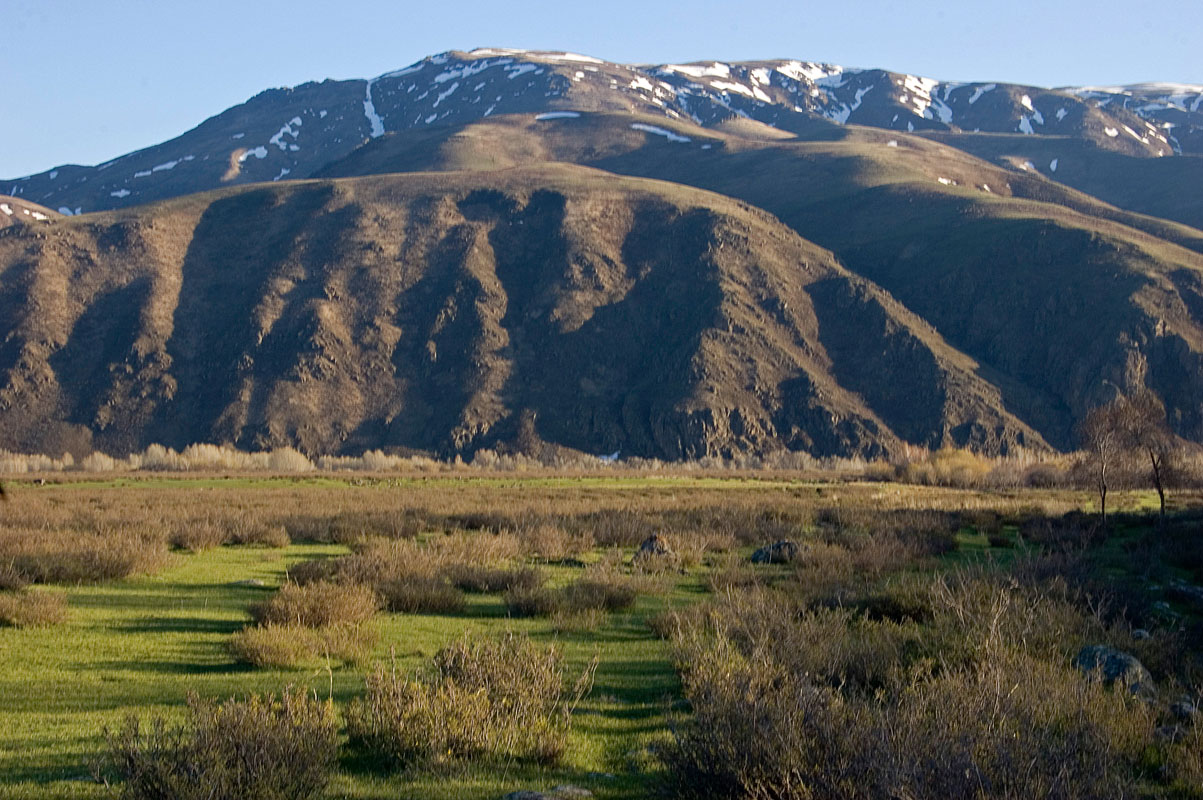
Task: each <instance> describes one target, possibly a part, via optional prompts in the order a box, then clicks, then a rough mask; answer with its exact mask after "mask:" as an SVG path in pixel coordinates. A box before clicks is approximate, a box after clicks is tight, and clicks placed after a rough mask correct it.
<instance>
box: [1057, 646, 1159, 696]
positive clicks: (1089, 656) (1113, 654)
mask: <svg viewBox="0 0 1203 800" xmlns="http://www.w3.org/2000/svg"><path fill="white" fill-rule="evenodd" d="M1074 666H1075V667H1077V668H1078V669H1080V670H1082V671H1083V672H1085V673H1088V674H1090V675H1098V676H1099V677H1101V678H1102V679H1103V682H1104V683H1105V684H1107V685H1111V684H1113V683H1115V682H1116V681H1118V682H1120V683H1121V684H1123V685H1124V686H1127V687H1128V688H1129V689H1130V690H1131V691H1132V693H1133V694H1139V695H1146V696H1147V695H1151V694H1156V692H1157V688H1156V686H1155V685H1154V683H1153V676H1152V675H1150V674H1149V671H1148V670H1147V669H1145V667H1144V664H1141V663H1140V661H1138V660H1137V658H1136V656H1133V655H1130V654H1128V653H1125V652H1123V651H1122V650H1116V649H1115V648H1113V647H1107V646H1106V645H1102V644H1094V645H1088V646H1086V647H1083V648H1082V649H1081V650H1080V651H1078V655H1077V657H1075V658H1074Z"/></svg>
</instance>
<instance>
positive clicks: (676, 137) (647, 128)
mask: <svg viewBox="0 0 1203 800" xmlns="http://www.w3.org/2000/svg"><path fill="white" fill-rule="evenodd" d="M631 128H632V129H633V130H637V131H643V132H644V133H652V134H655V135H656V136H663V137H664V138H665V139H668V140H669V141H670V142H691V141H693V140H692V139H690V138H689V137H688V136H681V135H680V134H678V133H673V132H672V131H669V130H665V129H664V128H657V127H656V126H655V125H645V124H644V123H642V122H632V123H631Z"/></svg>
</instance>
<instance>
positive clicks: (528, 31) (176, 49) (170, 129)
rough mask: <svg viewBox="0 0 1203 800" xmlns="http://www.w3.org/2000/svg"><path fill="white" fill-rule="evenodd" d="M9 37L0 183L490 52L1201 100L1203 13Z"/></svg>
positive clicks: (418, 14)
mask: <svg viewBox="0 0 1203 800" xmlns="http://www.w3.org/2000/svg"><path fill="white" fill-rule="evenodd" d="M0 21H2V26H0V120H2V121H3V124H4V134H3V139H2V140H0V141H2V145H0V177H19V176H21V175H25V174H29V173H33V172H39V171H42V170H45V169H49V168H50V167H53V166H57V165H59V164H64V163H77V164H95V163H98V162H101V161H105V160H108V159H109V158H112V157H115V156H117V155H121V154H123V153H126V152H129V151H131V150H135V149H137V148H140V147H145V146H148V145H151V144H155V143H157V142H161V141H163V140H165V139H169V138H172V137H173V136H175V135H178V134H180V133H182V132H183V131H185V130H187V129H189V128H191V127H193V126H194V125H196V124H198V123H199V122H201V121H202V120H204V119H205V118H206V117H209V116H212V115H214V114H217V113H219V112H221V111H222V110H224V109H226V108H228V107H230V106H232V105H235V104H237V103H240V102H242V101H244V100H246V99H247V98H249V97H251V96H252V95H254V94H256V93H258V92H259V91H261V90H263V89H266V88H270V87H275V86H291V85H295V84H298V83H304V82H305V81H308V80H321V79H323V78H328V77H329V78H362V77H372V76H375V75H378V74H380V73H382V72H387V71H390V70H393V69H397V68H399V67H402V66H406V65H408V64H410V63H413V62H414V61H417V60H418V59H420V58H422V57H423V56H425V55H429V54H433V53H439V52H442V51H445V50H452V49H457V50H470V49H472V48H474V47H486V46H494V47H518V48H526V49H557V50H570V51H573V52H578V53H586V54H589V55H594V56H598V57H600V58H605V59H609V60H612V61H621V62H631V63H635V62H638V63H663V62H681V61H692V60H699V59H719V60H741V59H757V58H798V59H802V60H806V61H825V62H832V63H836V64H843V65H845V66H859V67H883V68H887V69H891V70H895V71H899V72H910V73H913V74H918V75H924V76H929V77H934V78H940V79H944V80H963V81H975V80H980V81H1003V82H1012V83H1023V84H1032V85H1038V86H1064V85H1082V84H1095V85H1100V84H1102V85H1111V84H1120V83H1135V82H1140V81H1153V80H1158V81H1173V82H1181V83H1198V84H1203V42H1201V41H1200V34H1203V0H1168V2H1161V3H1153V4H1149V5H1145V4H1143V3H1139V2H1134V0H1122V2H1121V1H1120V0H1008V1H1006V2H999V1H998V0H990V2H983V1H982V0H842V1H841V0H823V2H812V0H756V1H755V2H750V3H739V2H732V0H724V2H712V0H694V2H689V3H672V2H663V1H662V2H647V0H639V1H634V0H608V1H605V2H603V1H601V0H593V1H592V2H588V1H586V2H581V1H580V0H562V1H561V2H555V3H551V2H523V1H522V0H510V1H509V2H507V1H506V0H501V1H500V2H498V1H497V0H493V1H491V2H485V1H482V0H452V1H451V2H448V1H447V0H426V1H425V2H422V3H413V2H387V1H386V0H323V1H322V2H316V0H258V1H257V2H246V0H240V1H239V2H233V1H232V0H0Z"/></svg>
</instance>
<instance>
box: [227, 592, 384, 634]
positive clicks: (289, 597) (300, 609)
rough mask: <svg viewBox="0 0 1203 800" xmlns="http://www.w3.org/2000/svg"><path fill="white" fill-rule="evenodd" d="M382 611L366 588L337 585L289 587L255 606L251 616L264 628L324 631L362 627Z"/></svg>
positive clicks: (374, 595) (378, 603) (374, 597)
mask: <svg viewBox="0 0 1203 800" xmlns="http://www.w3.org/2000/svg"><path fill="white" fill-rule="evenodd" d="M379 607H380V600H379V598H378V597H377V596H376V593H375V592H373V591H372V590H371V589H369V588H368V587H366V586H359V585H355V584H349V585H345V584H336V583H326V582H318V583H309V584H306V585H304V586H299V585H297V584H295V583H286V584H284V585H283V586H281V587H280V591H278V592H276V594H275V595H273V596H272V597H270V598H269V599H267V600H265V601H263V602H262V603H256V604H255V605H253V606H251V609H250V612H251V616H252V617H253V618H254V620H255V622H257V623H258V624H260V625H300V626H304V627H307V628H322V627H327V626H331V625H358V624H359V623H362V622H366V621H367V620H368V619H370V618H371V617H372V615H373V614H375V613H376V611H377V610H378V609H379Z"/></svg>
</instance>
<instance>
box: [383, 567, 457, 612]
mask: <svg viewBox="0 0 1203 800" xmlns="http://www.w3.org/2000/svg"><path fill="white" fill-rule="evenodd" d="M380 595H381V596H382V597H383V598H384V606H385V608H387V609H388V610H389V611H398V612H402V613H407V614H417V613H425V614H458V613H459V612H461V611H463V610H464V606H465V605H466V601H465V600H464V594H463V592H461V591H460V590H459V589H457V588H455V587H454V586H452V585H451V584H450V583H449V582H448V581H447V579H446V578H444V577H443V576H441V575H413V576H410V577H404V578H398V579H396V580H391V581H387V582H385V583H383V584H381V585H380Z"/></svg>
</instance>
